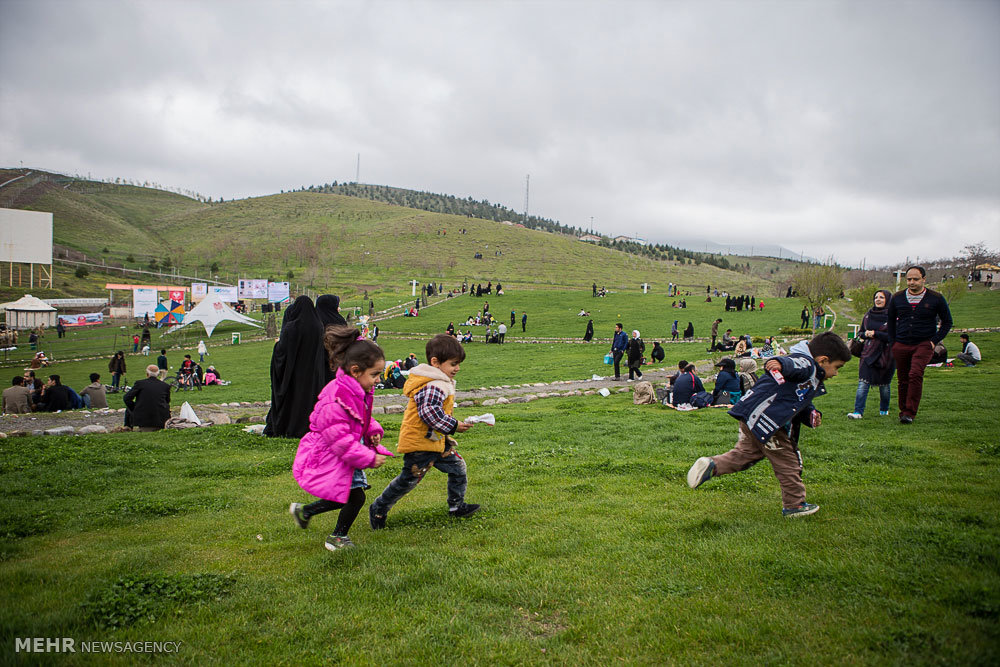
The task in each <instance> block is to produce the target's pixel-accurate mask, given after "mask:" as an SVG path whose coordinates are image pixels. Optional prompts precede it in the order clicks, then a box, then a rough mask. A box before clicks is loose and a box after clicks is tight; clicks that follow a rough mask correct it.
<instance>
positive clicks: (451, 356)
mask: <svg viewBox="0 0 1000 667" xmlns="http://www.w3.org/2000/svg"><path fill="white" fill-rule="evenodd" d="M425 353H426V355H427V362H428V363H426V364H420V365H419V366H417V367H416V368H414V369H413V370H412V371H410V377H409V378H408V379H407V380H406V384H405V385H404V387H403V394H404V395H406V396H407V397H408V398H409V402H408V403H407V405H406V410H405V411H404V413H403V422H402V423H401V424H400V426H399V446H398V447H397V448H396V451H397V453H399V454H403V470H402V472H400V473H399V475H398V476H397V477H396V478H395V479H393V480H392V481H391V482H389V485H388V486H387V487H386V488H385V490H384V491H383V492H382V495H380V496H379V497H378V498H376V499H375V501H374V502H373V503H372V504H371V506H370V507H369V508H368V517H369V522H370V523H371V527H372V530H381V529H383V528H385V519H386V515H387V514H388V513H389V510H391V509H392V508H393V506H394V505H395V504H396V503H397V502H398V501H399V500H400V499H401V498H402V497H403V496H405V495H406V494H407V493H409V492H410V491H412V490H413V489H414V488H416V486H417V484H419V483H420V480H422V479H423V478H424V475H425V474H426V473H427V471H428V470H430V469H431V468H432V467H434V468H437V469H438V470H440V471H441V472H443V473H446V474H447V475H448V512H449V514H450V515H451V516H452V517H464V516H469V515H470V514H472V513H474V512H475V511H476V510H478V509H479V505H478V504H475V503H466V502H465V490H466V486H467V485H468V473H467V468H466V464H465V459H463V458H462V457H461V456H459V454H458V451H456V447H457V446H458V443H456V442H455V440H454V439H453V438H451V437H450V434H452V433H464V432H465V431H468V430H469V429H470V428H472V424H471V423H468V422H460V421H458V420H457V419H455V418H454V417H453V416H452V414H451V413H452V409H453V408H454V406H455V376H456V375H457V374H458V371H459V368H460V365H461V363H462V362H463V361H464V360H465V348H463V347H462V345H461V343H459V342H458V341H457V340H455V339H454V338H452V337H451V336H447V335H444V334H438V335H437V336H434V337H433V338H431V339H430V340H429V341H428V342H427V347H426V350H425Z"/></svg>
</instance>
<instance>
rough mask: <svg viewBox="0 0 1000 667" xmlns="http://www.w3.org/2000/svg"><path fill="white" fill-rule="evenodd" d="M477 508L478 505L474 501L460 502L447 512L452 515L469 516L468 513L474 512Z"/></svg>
mask: <svg viewBox="0 0 1000 667" xmlns="http://www.w3.org/2000/svg"><path fill="white" fill-rule="evenodd" d="M478 509H479V505H478V504H476V503H462V504H461V505H459V506H458V507H452V508H450V509H449V510H448V514H449V515H451V516H453V517H456V518H457V517H462V516H469V515H470V514H475V513H476V511H477V510H478Z"/></svg>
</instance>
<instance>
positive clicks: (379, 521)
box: [368, 505, 385, 530]
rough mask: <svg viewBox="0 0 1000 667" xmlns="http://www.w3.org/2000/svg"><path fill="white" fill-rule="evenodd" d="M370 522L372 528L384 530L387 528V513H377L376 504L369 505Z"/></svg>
mask: <svg viewBox="0 0 1000 667" xmlns="http://www.w3.org/2000/svg"><path fill="white" fill-rule="evenodd" d="M368 523H370V524H371V526H372V530H382V529H383V528H385V515H384V514H376V513H375V506H374V505H369V507H368Z"/></svg>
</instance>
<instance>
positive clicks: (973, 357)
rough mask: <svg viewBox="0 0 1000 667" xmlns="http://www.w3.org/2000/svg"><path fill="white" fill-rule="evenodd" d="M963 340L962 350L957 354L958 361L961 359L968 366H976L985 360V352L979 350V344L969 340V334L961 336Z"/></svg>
mask: <svg viewBox="0 0 1000 667" xmlns="http://www.w3.org/2000/svg"><path fill="white" fill-rule="evenodd" d="M959 338H960V339H961V340H962V351H961V352H959V353H958V354H957V355H955V360H956V361H961V362H962V363H963V364H965V365H966V366H975V365H976V364H978V363H979V362H980V361H982V360H983V353H982V352H980V351H979V346H978V345H976V344H975V343H973V342H972V341H971V340H969V334H962V335H960V336H959Z"/></svg>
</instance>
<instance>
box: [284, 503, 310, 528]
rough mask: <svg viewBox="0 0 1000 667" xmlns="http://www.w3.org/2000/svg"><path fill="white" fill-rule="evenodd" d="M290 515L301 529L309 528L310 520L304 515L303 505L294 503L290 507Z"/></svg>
mask: <svg viewBox="0 0 1000 667" xmlns="http://www.w3.org/2000/svg"><path fill="white" fill-rule="evenodd" d="M288 513H289V514H291V515H292V518H293V519H295V523H297V524H299V528H308V527H309V519H307V518H305V516H303V515H302V503H292V504H291V505H290V506H289V507H288Z"/></svg>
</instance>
